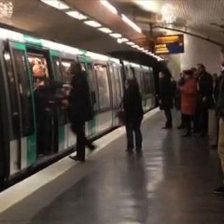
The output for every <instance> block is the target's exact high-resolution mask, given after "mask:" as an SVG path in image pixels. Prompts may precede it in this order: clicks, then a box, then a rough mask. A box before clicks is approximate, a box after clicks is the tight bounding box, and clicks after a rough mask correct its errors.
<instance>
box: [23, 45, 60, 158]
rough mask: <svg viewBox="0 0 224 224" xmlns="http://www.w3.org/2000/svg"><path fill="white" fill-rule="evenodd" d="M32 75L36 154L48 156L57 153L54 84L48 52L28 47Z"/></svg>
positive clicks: (55, 87)
mask: <svg viewBox="0 0 224 224" xmlns="http://www.w3.org/2000/svg"><path fill="white" fill-rule="evenodd" d="M27 57H28V61H29V66H30V71H31V74H32V91H33V93H34V101H35V114H36V117H35V118H36V119H35V121H36V126H37V154H38V156H39V157H40V156H44V155H50V154H52V153H56V152H57V151H58V120H57V103H56V101H55V94H56V89H57V86H56V83H55V82H54V77H53V75H52V70H51V66H50V57H49V52H48V51H44V50H41V49H38V48H34V47H29V48H28V52H27Z"/></svg>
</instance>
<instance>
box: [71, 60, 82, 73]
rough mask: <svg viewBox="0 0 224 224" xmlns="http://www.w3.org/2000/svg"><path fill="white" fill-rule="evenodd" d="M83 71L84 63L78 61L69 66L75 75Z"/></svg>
mask: <svg viewBox="0 0 224 224" xmlns="http://www.w3.org/2000/svg"><path fill="white" fill-rule="evenodd" d="M81 71H82V65H81V64H80V63H79V62H76V61H74V62H72V64H71V65H70V68H69V72H70V73H71V74H73V75H74V74H76V73H80V72H81Z"/></svg>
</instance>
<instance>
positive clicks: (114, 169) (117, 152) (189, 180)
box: [0, 113, 224, 224]
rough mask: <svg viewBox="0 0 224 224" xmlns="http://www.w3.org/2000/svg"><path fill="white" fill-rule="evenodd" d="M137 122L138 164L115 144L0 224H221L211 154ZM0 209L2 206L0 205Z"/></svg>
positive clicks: (202, 144)
mask: <svg viewBox="0 0 224 224" xmlns="http://www.w3.org/2000/svg"><path fill="white" fill-rule="evenodd" d="M162 126H163V115H162V114H161V113H158V114H156V115H154V116H153V118H150V119H149V120H148V121H146V122H145V124H144V125H143V128H142V130H143V133H144V153H143V156H142V157H139V156H137V155H136V154H133V155H128V154H127V153H126V152H125V138H124V137H121V138H119V139H118V140H117V141H115V142H113V143H112V144H111V145H110V146H108V147H106V149H105V150H102V151H100V152H99V153H98V154H97V155H96V156H94V157H92V158H90V160H88V161H87V162H86V163H85V164H78V165H77V166H75V167H74V168H72V169H71V170H69V171H68V172H66V173H65V174H64V175H63V176H61V177H60V178H58V179H56V180H55V181H53V182H51V183H50V184H48V185H47V186H45V187H43V188H41V189H40V190H39V191H37V192H35V193H34V194H32V195H31V196H29V197H28V198H26V199H25V200H23V201H22V202H20V203H18V204H17V205H15V206H13V207H12V208H11V209H9V210H7V211H6V212H4V213H3V214H1V215H0V224H9V223H10V224H11V223H12V224H14V223H18V224H28V223H29V224H140V223H147V224H224V197H217V196H214V195H213V194H212V190H213V188H214V187H216V185H217V184H218V179H219V178H218V175H217V173H218V172H217V170H218V169H217V164H218V160H217V155H216V151H214V150H210V149H209V146H208V145H209V144H208V141H207V140H206V139H200V138H197V137H196V136H193V137H191V138H186V139H185V138H181V137H180V136H181V134H182V132H181V131H178V130H176V129H173V130H170V131H166V130H162V129H161V127H162ZM1 203H2V202H1Z"/></svg>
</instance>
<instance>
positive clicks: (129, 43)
mask: <svg viewBox="0 0 224 224" xmlns="http://www.w3.org/2000/svg"><path fill="white" fill-rule="evenodd" d="M126 44H127V45H130V46H132V45H135V43H133V42H131V41H129V42H127V43H126Z"/></svg>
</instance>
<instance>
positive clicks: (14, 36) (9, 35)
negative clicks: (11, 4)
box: [0, 27, 149, 69]
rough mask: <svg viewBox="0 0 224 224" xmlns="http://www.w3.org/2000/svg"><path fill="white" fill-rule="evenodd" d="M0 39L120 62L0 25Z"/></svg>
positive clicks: (133, 64) (100, 59)
mask: <svg viewBox="0 0 224 224" xmlns="http://www.w3.org/2000/svg"><path fill="white" fill-rule="evenodd" d="M0 39H3V40H12V41H16V42H20V43H24V44H32V45H38V46H42V47H45V48H48V49H51V50H54V51H59V52H64V53H69V54H72V55H75V56H85V57H89V58H92V59H94V60H99V61H104V62H112V63H117V64H120V60H119V59H117V58H113V57H110V56H107V55H103V54H98V53H94V52H90V51H86V50H82V49H79V48H75V47H71V46H68V45H65V44H61V43H57V42H54V41H51V40H46V39H41V38H36V37H32V36H29V35H26V34H22V33H20V32H16V31H13V30H9V29H5V28H1V27H0ZM124 64H128V65H131V66H132V67H136V68H145V69H146V68H147V69H149V67H147V66H143V65H140V64H136V63H133V62H129V61H124Z"/></svg>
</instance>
